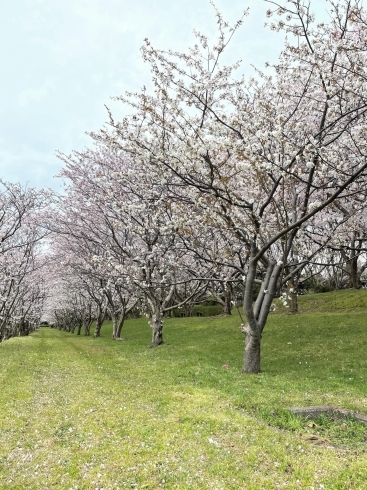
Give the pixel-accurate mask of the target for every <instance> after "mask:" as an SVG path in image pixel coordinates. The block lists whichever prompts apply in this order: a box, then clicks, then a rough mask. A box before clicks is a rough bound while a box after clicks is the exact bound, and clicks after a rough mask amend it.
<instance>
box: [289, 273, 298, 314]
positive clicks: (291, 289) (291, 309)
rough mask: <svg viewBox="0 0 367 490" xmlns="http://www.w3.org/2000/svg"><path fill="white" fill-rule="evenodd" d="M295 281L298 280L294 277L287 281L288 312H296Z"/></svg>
mask: <svg viewBox="0 0 367 490" xmlns="http://www.w3.org/2000/svg"><path fill="white" fill-rule="evenodd" d="M297 283H298V281H297V280H296V279H294V280H293V281H288V295H289V297H290V299H291V304H290V306H289V313H290V314H296V313H298V295H297Z"/></svg>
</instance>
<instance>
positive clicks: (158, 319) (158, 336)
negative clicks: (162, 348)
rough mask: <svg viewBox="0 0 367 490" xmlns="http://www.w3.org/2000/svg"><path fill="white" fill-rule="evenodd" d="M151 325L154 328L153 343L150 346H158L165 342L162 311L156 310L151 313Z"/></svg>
mask: <svg viewBox="0 0 367 490" xmlns="http://www.w3.org/2000/svg"><path fill="white" fill-rule="evenodd" d="M149 325H150V326H151V328H152V343H151V344H150V347H157V346H158V345H161V344H163V322H162V313H161V312H160V311H156V312H155V313H153V314H152V315H151V317H150V320H149Z"/></svg>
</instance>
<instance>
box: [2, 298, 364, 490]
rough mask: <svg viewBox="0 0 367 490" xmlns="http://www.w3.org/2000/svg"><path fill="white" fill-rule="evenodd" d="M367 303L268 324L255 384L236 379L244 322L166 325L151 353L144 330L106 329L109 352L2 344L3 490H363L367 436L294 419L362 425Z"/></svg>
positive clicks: (53, 334)
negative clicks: (297, 410)
mask: <svg viewBox="0 0 367 490" xmlns="http://www.w3.org/2000/svg"><path fill="white" fill-rule="evenodd" d="M334 294H335V296H333V295H334ZM363 295H366V296H367V292H365V291H357V292H353V293H351V292H346V291H342V292H339V293H325V294H320V295H312V296H311V295H310V296H309V297H303V298H300V302H301V303H303V302H304V305H306V304H309V305H312V307H311V306H310V307H309V309H308V310H307V311H312V313H311V312H309V313H307V314H299V315H287V314H274V315H272V316H271V318H270V319H269V325H268V326H267V327H266V330H265V331H264V337H263V348H262V353H263V361H262V371H263V372H262V373H261V374H260V375H256V376H254V375H243V374H241V364H242V353H243V352H242V351H243V345H244V338H243V335H242V334H241V332H240V328H239V326H240V320H239V318H238V317H237V316H236V315H233V316H232V317H225V316H220V317H213V318H202V317H201V318H173V319H170V320H167V321H166V322H165V332H164V335H165V342H166V343H165V344H164V345H163V346H161V347H159V348H156V349H149V348H147V346H148V345H149V342H150V329H149V328H148V326H147V322H146V320H144V319H141V320H130V321H128V322H127V324H126V328H125V327H124V329H125V331H124V333H123V336H124V338H125V339H126V341H124V342H116V341H112V340H110V338H109V336H110V330H111V326H110V325H104V326H103V328H102V335H103V337H102V338H100V339H93V338H88V337H77V336H75V335H72V334H67V333H64V332H59V331H56V330H54V329H50V328H41V329H40V330H38V331H37V332H36V333H34V334H33V335H31V336H30V337H27V338H16V339H11V340H9V341H7V342H4V343H3V344H1V345H0V407H1V417H0V488H1V490H3V489H4V490H6V489H14V490H15V489H17V490H20V489H27V490H33V489H45V490H46V489H60V490H65V489H66V490H69V489H73V490H75V489H79V490H80V489H85V490H90V489H94V490H96V489H102V488H103V489H104V490H107V489H124V488H137V489H152V490H153V489H160V488H162V489H179V490H191V489H200V490H201V489H211V490H219V489H223V490H227V489H228V490H229V489H233V490H238V489H250V490H251V489H256V490H258V489H276V488H284V489H287V490H288V489H299V488H302V489H303V488H305V489H311V488H314V489H321V488H325V489H340V490H342V489H343V490H344V489H365V488H367V485H366V481H367V452H366V449H367V445H365V443H364V442H363V441H364V434H365V433H364V431H363V428H362V429H360V428H359V427H358V428H357V427H356V425H355V422H353V421H349V420H348V421H346V423H347V428H346V429H345V430H343V429H342V428H340V425H342V423H343V422H340V421H339V422H336V421H330V422H329V421H328V420H314V421H312V422H311V421H308V422H304V421H300V420H299V419H297V420H295V419H296V418H295V417H294V416H292V415H285V414H287V413H288V412H286V409H287V407H294V406H303V405H325V404H326V405H335V406H337V407H340V408H347V409H353V410H357V411H359V412H362V413H367V383H366V381H367V356H366V354H365V353H366V351H367V349H366V347H367V328H366V310H365V309H364V307H362V306H358V307H356V304H357V305H358V304H364V303H363V301H364V300H365V299H364V296H363ZM338 297H339V299H338ZM328 298H329V299H328ZM333 298H334V299H333ZM332 305H334V306H338V305H339V308H334V306H332ZM341 305H344V306H342V307H341ZM328 309H330V310H333V309H334V311H335V312H334V313H333V312H332V311H329V310H328ZM301 311H302V310H301ZM319 311H321V313H320V312H319ZM224 365H227V366H228V369H224V368H223V366H224ZM287 417H288V418H287ZM310 423H311V424H315V425H314V426H312V425H311V426H309V424H310ZM338 424H339V425H338ZM348 424H349V425H348ZM353 424H354V425H353ZM338 427H339V428H338ZM343 432H344V435H343ZM352 432H354V434H352ZM356 432H358V434H357V436H355V433H356ZM340 433H342V434H341V435H342V436H343V437H344V436H345V437H344V439H343V438H340ZM312 435H314V436H318V439H317V442H316V443H313V442H315V440H313V439H312V437H309V436H312Z"/></svg>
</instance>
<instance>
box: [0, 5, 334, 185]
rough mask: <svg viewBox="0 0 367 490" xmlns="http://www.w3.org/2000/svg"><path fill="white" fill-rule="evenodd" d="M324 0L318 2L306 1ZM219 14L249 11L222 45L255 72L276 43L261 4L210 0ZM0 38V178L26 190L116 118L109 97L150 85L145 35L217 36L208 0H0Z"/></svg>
mask: <svg viewBox="0 0 367 490" xmlns="http://www.w3.org/2000/svg"><path fill="white" fill-rule="evenodd" d="M313 3H314V4H316V3H317V8H318V9H319V8H320V5H321V4H323V5H325V1H324V0H317V2H315V0H313ZM215 4H216V6H217V7H218V8H219V10H220V11H221V12H223V14H224V16H225V18H226V19H228V20H229V21H232V22H233V21H235V20H236V19H237V18H239V17H240V15H241V13H242V11H243V10H244V9H245V8H246V7H250V15H249V16H248V17H247V18H246V19H245V23H244V25H243V26H242V28H241V30H240V32H238V33H237V35H236V37H235V38H234V40H233V42H232V44H231V48H230V50H229V55H228V56H229V58H228V60H229V61H233V60H237V59H242V60H243V70H244V72H245V73H246V74H249V75H250V74H251V73H252V68H251V64H254V65H256V66H257V67H260V68H263V67H264V63H265V62H266V61H274V60H275V59H276V57H277V55H278V53H279V52H280V50H281V47H282V37H281V35H279V34H277V33H274V32H271V31H270V29H265V28H264V27H263V25H264V22H265V21H266V20H267V19H266V17H265V12H266V10H267V9H268V8H269V5H268V4H266V3H265V2H264V1H263V0H244V1H240V0H230V1H229V0H216V1H215ZM0 23H1V24H0V25H1V38H2V39H1V43H0V63H1V77H0V113H1V118H0V177H1V178H2V179H4V180H8V181H13V182H22V183H23V184H25V183H28V184H29V185H30V186H32V187H37V188H41V187H52V188H54V189H57V188H58V187H59V179H57V180H56V179H54V178H53V176H54V175H56V174H57V173H58V171H59V169H60V168H61V165H62V164H61V162H60V161H59V160H58V159H57V158H56V156H55V151H56V150H60V151H61V152H63V153H70V152H71V151H72V150H81V149H82V148H83V147H85V146H90V145H91V144H92V142H91V140H90V138H89V137H88V136H86V135H85V132H86V131H93V130H98V129H99V128H100V127H101V126H102V125H103V124H104V122H105V121H106V120H107V115H106V110H105V108H104V104H106V105H108V106H109V107H111V108H112V109H113V113H114V115H115V116H117V117H115V118H116V119H118V115H119V114H122V113H123V112H122V111H123V109H122V107H121V105H120V104H116V103H115V102H113V101H111V100H110V97H111V96H114V95H120V94H123V93H124V92H125V91H126V90H131V91H139V89H140V88H141V87H142V86H143V85H147V86H149V80H150V74H149V70H148V68H147V66H146V65H144V63H143V62H142V61H141V55H140V47H141V45H142V43H143V40H144V38H146V37H147V38H149V40H150V41H151V43H152V44H153V46H155V47H157V48H160V49H169V48H172V49H176V50H185V48H186V47H187V46H190V45H191V44H193V39H194V37H193V33H192V31H193V29H197V30H199V31H201V32H202V33H203V34H206V35H211V36H212V39H213V40H215V26H216V23H215V17H214V11H213V8H212V7H211V5H210V3H209V1H208V0H176V1H172V0H171V1H168V0H150V1H148V0H135V1H133V0H12V1H5V0H4V1H3V2H2V9H1V20H0Z"/></svg>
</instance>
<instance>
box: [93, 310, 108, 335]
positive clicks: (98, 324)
mask: <svg viewBox="0 0 367 490" xmlns="http://www.w3.org/2000/svg"><path fill="white" fill-rule="evenodd" d="M106 313H107V310H106V308H104V309H103V308H98V316H97V320H96V328H95V329H94V337H100V336H101V328H102V325H103V322H104V321H105V318H106Z"/></svg>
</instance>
